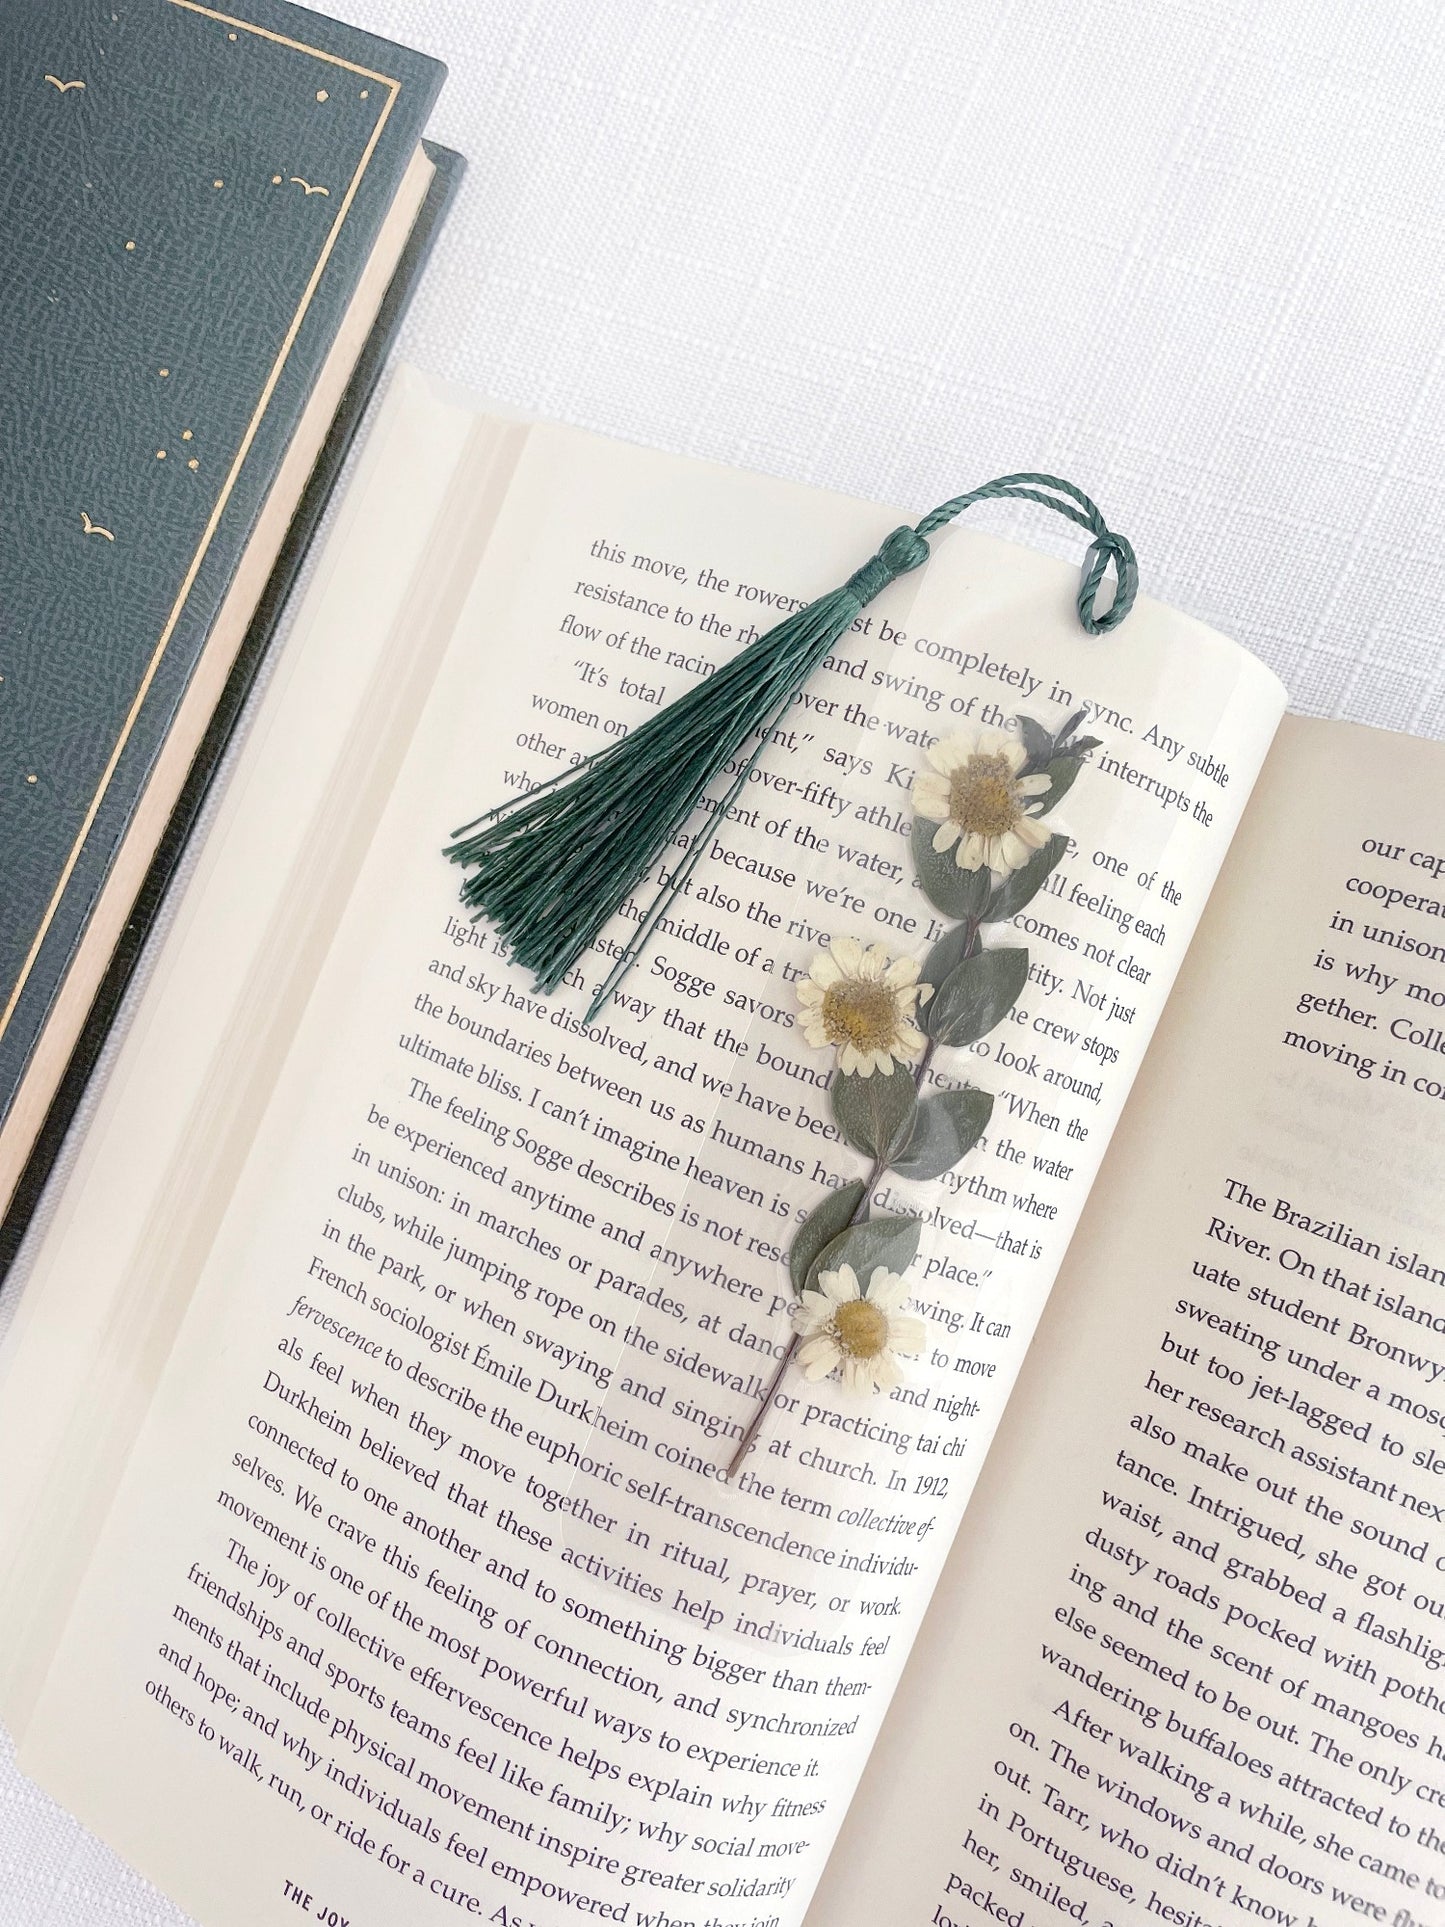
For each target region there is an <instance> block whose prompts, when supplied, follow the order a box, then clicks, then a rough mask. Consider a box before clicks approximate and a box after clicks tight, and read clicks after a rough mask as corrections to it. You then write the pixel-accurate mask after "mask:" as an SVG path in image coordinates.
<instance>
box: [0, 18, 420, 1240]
mask: <svg viewBox="0 0 1445 1927" xmlns="http://www.w3.org/2000/svg"><path fill="white" fill-rule="evenodd" d="M443 72H444V70H443V69H442V68H441V67H440V65H439V64H438V63H436V62H435V61H432V60H429V59H427V58H425V57H424V56H422V55H419V54H415V53H412V52H409V51H408V50H406V49H404V48H400V47H396V46H393V45H391V44H389V43H388V42H385V41H382V40H378V39H376V38H374V37H373V36H371V35H368V34H364V33H361V32H358V31H357V30H355V29H353V28H351V27H346V26H343V25H340V24H339V23H337V22H335V21H332V20H329V19H326V18H324V17H323V16H321V15H319V14H315V13H311V12H309V11H307V10H305V9H302V8H299V7H293V6H289V5H285V4H280V3H279V0H254V3H253V4H248V5H246V6H245V7H244V8H237V9H235V10H233V11H226V10H222V9H215V8H210V7H203V6H200V5H198V4H195V0H133V3H131V4H125V5H122V6H116V5H115V0H106V4H104V5H88V4H87V5H82V4H78V3H77V0H64V3H63V4H53V3H52V0H21V4H19V5H18V6H13V7H11V8H10V9H8V10H7V14H6V31H5V34H4V35H3V37H0V129H3V130H4V131H3V133H0V154H3V156H4V167H3V170H0V239H3V242H4V247H3V251H0V1212H4V1211H5V1209H6V1206H7V1205H8V1204H9V1203H10V1201H11V1200H12V1197H15V1204H16V1207H17V1209H16V1211H15V1212H14V1213H12V1214H11V1216H10V1218H9V1221H8V1223H7V1226H6V1229H5V1231H4V1233H3V1235H0V1269H3V1265H4V1263H5V1260H6V1259H7V1258H8V1256H9V1255H10V1252H11V1251H12V1250H13V1245H14V1241H15V1236H16V1234H17V1231H18V1227H19V1224H20V1222H21V1221H22V1220H23V1217H24V1215H25V1213H26V1211H27V1210H28V1207H29V1206H30V1204H32V1203H33V1196H34V1192H35V1189H36V1185H37V1181H38V1175H39V1174H40V1173H42V1172H43V1169H44V1168H46V1167H48V1164H49V1162H50V1161H51V1159H52V1158H53V1156H54V1151H55V1148H56V1145H57V1144H58V1141H59V1136H60V1133H61V1131H62V1129H63V1125H64V1122H65V1120H66V1119H67V1118H68V1116H69V1113H70V1111H71V1109H73V1106H74V1103H75V1101H76V1099H77V1098H78V1096H79V1094H80V1090H81V1088H82V1086H83V1081H84V1076H85V1074H86V1073H87V1072H88V1070H89V1068H90V1065H91V1063H92V1062H93V1059H94V1056H95V1054H96V1051H97V1050H98V1048H99V1044H100V1042H101V1040H102V1038H103V1034H104V1027H105V1025H106V1024H107V1023H108V1021H109V1018H110V1016H111V1014H112V1013H113V1009H114V1006H115V1003H116V1001H117V999H118V997H119V994H120V991H121V990H122V989H123V987H124V981H125V977H126V975H127V974H128V971H129V968H130V965H131V963H132V962H133V961H134V956H135V953H136V950H137V948H138V943H139V938H140V935H141V933H142V930H143V926H144V923H145V922H146V920H147V919H148V917H149V915H150V914H151V913H152V912H153V910H154V907H155V904H156V902H157V901H158V899H159V895H160V892H161V890H162V889H163V887H164V883H165V881H166V880H167V879H168V877H169V875H170V872H171V870H172V869H173V868H174V865H175V862H176V860H177V858H178V856H179V853H180V849H181V847H182V844H183V841H184V835H185V831H186V829H187V828H188V827H189V824H190V822H191V821H192V820H193V818H194V815H195V813H196V810H197V809H198V807H199V803H200V800H201V797H202V795H203V794H204V787H205V784H206V782H207V781H208V780H209V776H210V773H211V770H212V768H213V767H214V763H215V760H216V757H217V756H218V755H219V752H220V750H221V748H222V747H223V746H224V742H225V738H226V735H227V734H228V733H229V729H230V727H231V724H232V723H233V722H234V718H235V715H236V713H237V710H238V709H239V706H240V701H241V699H242V697H243V696H244V691H245V687H246V685H247V683H248V682H249V679H250V676H251V674H252V673H254V670H255V667H256V665H257V663H258V661H259V659H260V655H261V653H262V651H263V650H264V647H265V643H266V641H267V639H268V638H269V635H270V633H271V630H272V628H273V627H274V624H275V620H276V616H277V614H278V613H279V608H280V605H281V603H282V601H284V595H285V590H286V588H287V587H288V586H289V583H290V581H291V579H292V578H293V577H294V574H295V571H296V568H297V567H298V566H299V561H300V558H301V555H302V553H303V551H304V544H305V540H306V539H307V537H308V536H309V533H310V531H311V530H312V529H313V528H314V526H315V523H316V520H317V519H318V517H319V515H320V512H321V508H322V507H323V506H324V501H325V496H326V493H327V491H328V489H329V487H330V484H331V481H332V480H333V479H334V476H335V473H336V470H337V468H338V467H339V465H340V461H341V459H342V457H343V455H344V453H345V447H346V444H347V442H348V440H349V437H350V433H351V431H352V430H353V429H354V427H355V423H356V420H357V419H358V417H359V415H360V412H361V409H362V408H363V407H364V405H365V399H366V396H367V394H368V393H369V390H370V386H371V384H372V383H373V382H374V381H375V378H376V375H377V373H378V372H379V368H380V363H381V358H382V355H383V353H384V342H385V339H386V338H387V337H388V335H389V333H390V331H391V330H392V329H394V327H395V324H396V320H397V317H398V315H399V310H400V306H401V304H402V303H403V301H404V298H405V293H406V292H407V291H408V289H409V286H410V284H411V281H412V280H413V279H414V276H415V273H416V271H417V268H418V266H419V263H420V260H421V258H422V257H423V256H424V253H425V249H426V245H427V241H428V239H429V235H430V232H431V229H432V228H433V226H434V223H435V218H436V213H437V210H438V208H439V206H440V205H441V203H442V202H443V201H444V199H445V192H446V188H447V186H448V184H449V183H450V181H451V180H452V178H453V177H454V169H453V166H452V164H451V162H452V157H447V156H442V157H440V159H441V165H440V172H439V171H438V165H437V157H436V156H435V150H433V153H432V154H430V155H429V154H428V153H425V152H424V151H423V149H422V147H421V144H420V137H421V132H422V129H423V126H424V124H425V120H426V116H427V114H428V112H429V110H430V108H431V106H432V104H433V101H434V99H435V96H436V93H437V90H438V88H439V86H440V84H441V81H442V78H443ZM409 236H410V237H412V239H411V246H410V251H409V252H408V238H409ZM388 290H390V293H388ZM67 1067H69V1069H68V1068H67ZM47 1119H48V1122H47ZM37 1140H39V1148H38V1152H37ZM32 1152H36V1162H35V1164H33V1165H32V1167H31V1171H30V1175H29V1177H28V1178H27V1179H26V1181H25V1184H24V1185H23V1187H22V1189H21V1193H20V1195H19V1196H18V1197H16V1196H15V1193H16V1186H17V1184H19V1183H20V1179H21V1175H22V1173H23V1172H24V1171H25V1168H26V1164H27V1160H29V1159H30V1158H31V1156H32Z"/></svg>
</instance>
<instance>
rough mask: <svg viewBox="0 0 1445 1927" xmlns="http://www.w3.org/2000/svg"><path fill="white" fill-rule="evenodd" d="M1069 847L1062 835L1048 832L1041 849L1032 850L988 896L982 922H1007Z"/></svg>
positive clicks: (1042, 881) (1026, 901)
mask: <svg viewBox="0 0 1445 1927" xmlns="http://www.w3.org/2000/svg"><path fill="white" fill-rule="evenodd" d="M1068 847H1069V839H1068V838H1067V837H1066V836H1051V837H1050V838H1049V840H1048V842H1047V843H1045V844H1044V846H1043V848H1042V849H1038V850H1035V851H1034V853H1033V855H1032V856H1031V857H1030V858H1029V860H1028V862H1027V863H1026V864H1025V865H1024V867H1023V868H1022V869H1021V870H1014V871H1012V872H1011V873H1010V874H1009V875H1008V876H1006V877H1005V878H1004V880H1003V882H1002V883H1001V884H1000V885H999V886H998V888H997V889H996V890H995V891H994V893H993V895H992V896H991V897H990V898H989V900H988V908H987V909H986V910H985V911H984V913H983V918H982V921H983V922H984V923H1007V922H1008V920H1009V918H1010V917H1016V916H1017V915H1018V913H1019V911H1020V910H1022V909H1023V908H1024V906H1025V905H1026V904H1029V903H1032V902H1033V900H1034V898H1035V897H1036V896H1037V895H1038V893H1039V891H1040V890H1042V889H1043V887H1044V884H1045V883H1046V882H1047V881H1048V876H1049V872H1050V871H1051V870H1052V869H1054V868H1055V867H1056V866H1057V865H1058V864H1059V863H1061V862H1062V861H1063V857H1064V853H1065V852H1066V851H1067V849H1068Z"/></svg>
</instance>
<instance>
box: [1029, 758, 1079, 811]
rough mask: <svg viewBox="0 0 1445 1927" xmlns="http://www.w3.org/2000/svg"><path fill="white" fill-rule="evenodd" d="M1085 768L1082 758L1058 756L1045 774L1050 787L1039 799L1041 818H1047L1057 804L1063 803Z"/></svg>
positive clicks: (1038, 809)
mask: <svg viewBox="0 0 1445 1927" xmlns="http://www.w3.org/2000/svg"><path fill="white" fill-rule="evenodd" d="M1083 767H1084V763H1083V758H1082V757H1080V756H1056V757H1055V758H1054V760H1053V761H1052V762H1051V763H1050V764H1049V766H1048V768H1047V769H1046V770H1045V771H1044V774H1045V775H1046V776H1047V777H1048V779H1049V787H1048V788H1047V789H1046V790H1045V791H1044V793H1043V795H1042V796H1040V797H1039V798H1037V800H1036V804H1035V807H1036V809H1037V812H1038V814H1039V815H1040V816H1047V815H1048V813H1049V811H1050V810H1051V809H1053V808H1054V806H1055V805H1056V804H1057V803H1061V802H1062V801H1063V799H1064V798H1065V797H1066V796H1067V795H1068V793H1069V791H1070V790H1071V789H1072V788H1073V787H1074V778H1075V777H1076V776H1077V775H1078V773H1079V771H1080V770H1081V769H1082V768H1083Z"/></svg>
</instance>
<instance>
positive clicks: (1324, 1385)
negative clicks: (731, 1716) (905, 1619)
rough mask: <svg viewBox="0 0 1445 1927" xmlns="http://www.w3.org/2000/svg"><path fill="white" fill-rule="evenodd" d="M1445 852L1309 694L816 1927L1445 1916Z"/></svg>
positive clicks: (1385, 738)
mask: <svg viewBox="0 0 1445 1927" xmlns="http://www.w3.org/2000/svg"><path fill="white" fill-rule="evenodd" d="M1442 878H1445V749H1442V747H1441V746H1440V745H1438V744H1433V743H1422V742H1412V741H1411V740H1409V739H1408V738H1405V737H1401V736H1392V735H1387V734H1385V733H1383V732H1378V731H1372V730H1364V729H1358V728H1353V727H1351V726H1349V725H1345V724H1333V723H1331V724H1325V723H1316V722H1306V721H1303V720H1300V719H1296V718H1286V721H1285V724H1284V726H1283V727H1282V729H1281V732H1280V735H1279V738H1278V739H1277V742H1276V745H1275V748H1274V750H1273V751H1272V753H1271V755H1270V758H1269V760H1268V763H1267V765H1266V769H1265V774H1264V776H1263V778H1262V779H1261V782H1260V785H1259V787H1258V788H1257V790H1256V792H1255V795H1254V798H1253V799H1252V802H1251V807H1250V810H1249V812H1248V814H1247V816H1246V819H1245V823H1244V826H1243V828H1242V829H1241V832H1240V835H1239V837H1238V839H1237V841H1236V844H1235V848H1234V850H1233V851H1232V853H1231V856H1230V859H1229V862H1228V864H1227V866H1226V870H1225V874H1224V876H1223V878H1222V879H1221V881H1220V884H1219V886H1218V889H1217V890H1216V893H1215V897H1214V899H1213V901H1212V903H1211V905H1210V909H1209V911H1208V913H1207V916H1206V919H1205V922H1204V925H1203V927H1202V929H1201V931H1200V933H1199V936H1198V938H1197V939H1196V943H1195V946H1194V949H1193V951H1192V952H1191V955H1190V958H1189V961H1188V964H1187V965H1186V968H1185V972H1184V974H1183V976H1182V977H1181V979H1180V982H1179V985H1178V987H1177V989H1176V993H1175V997H1174V999H1173V1001H1172V1003H1171V1006H1170V1009H1169V1011H1168V1013H1167V1015H1166V1017H1165V1021H1164V1024H1163V1025H1162V1026H1161V1028H1160V1030H1159V1032H1158V1035H1157V1037H1156V1041H1155V1044H1154V1047H1153V1050H1152V1052H1151V1055H1150V1058H1149V1061H1148V1063H1147V1065H1146V1066H1145V1070H1144V1072H1143V1075H1142V1076H1141V1079H1140V1082H1139V1084H1138V1086H1137V1087H1136V1091H1135V1095H1134V1097H1133V1099H1132V1100H1131V1104H1130V1108H1129V1111H1128V1113H1127V1115H1126V1117H1125V1119H1124V1122H1123V1124H1122V1125H1121V1128H1120V1130H1119V1132H1118V1134H1117V1135H1116V1138H1115V1141H1114V1145H1113V1147H1112V1149H1111V1152H1110V1156H1109V1159H1108V1162H1107V1164H1106V1166H1105V1169H1104V1171H1103V1172H1102V1173H1101V1176H1100V1180H1099V1184H1098V1186H1097V1187H1096V1189H1095V1192H1094V1195H1093V1197H1092V1198H1091V1200H1090V1203H1089V1206H1088V1209H1087V1211H1086V1213H1085V1216H1084V1219H1083V1222H1082V1224H1081V1226H1080V1230H1079V1233H1078V1238H1077V1241H1076V1244H1075V1247H1074V1250H1073V1251H1072V1252H1071V1254H1070V1257H1069V1260H1068V1263H1067V1265H1066V1266H1065V1269H1064V1272H1063V1274H1062V1276H1061V1278H1060V1281H1059V1285H1058V1287H1057V1289H1056V1292H1055V1294H1054V1298H1053V1301H1052V1303H1051V1305H1050V1308H1049V1312H1048V1314H1047V1316H1046V1319H1045V1321H1044V1325H1043V1327H1042V1329H1041V1330H1040V1333H1039V1337H1038V1340H1037V1343H1036V1346H1035V1350H1034V1353H1033V1355H1032V1356H1031V1357H1030V1360H1029V1363H1028V1366H1027V1368H1026V1370H1025V1373H1024V1375H1023V1377H1022V1379H1021V1382H1020V1384H1019V1387H1018V1390H1017V1392H1016V1394H1015V1401H1014V1403H1013V1404H1012V1405H1011V1407H1010V1410H1009V1414H1008V1417H1007V1420H1006V1421H1005V1428H1004V1431H1003V1433H1002V1434H1001V1436H1000V1438H999V1440H998V1441H997V1445H996V1451H995V1454H994V1456H993V1458H992V1459H991V1461H990V1466H989V1469H988V1472H987V1473H986V1475H985V1479H984V1482H983V1485H982V1487H981V1489H980V1491H979V1492H978V1493H977V1494H976V1496H975V1505H974V1508H973V1510H972V1511H971V1512H970V1515H969V1518H968V1520H967V1522H966V1524H965V1527H964V1529H963V1531H962V1533H961V1534H960V1536H959V1539H958V1541H957V1543H956V1545H955V1548H954V1553H953V1557H952V1561H951V1563H950V1565H949V1567H948V1569H947V1572H946V1574H945V1576H944V1579H943V1581H942V1583H941V1584H940V1586H939V1589H938V1591H937V1593H936V1594H935V1597H934V1602H933V1606H932V1610H931V1612H930V1615H929V1618H928V1621H927V1623H926V1625H925V1628H924V1632H923V1634H922V1636H921V1638H920V1639H919V1641H918V1643H917V1645H916V1647H915V1649H914V1653H913V1657H912V1661H911V1663H910V1668H909V1672H908V1674H907V1676H906V1677H905V1679H904V1682H903V1684H902V1687H901V1688H900V1691H899V1693H898V1695H897V1698H896V1700H895V1703H894V1707H893V1710H892V1713H891V1715H890V1720H889V1723H888V1726H887V1727H886V1729H885V1731H884V1734H883V1735H882V1737H881V1739H880V1742H879V1745H878V1747H877V1749H876V1750H875V1754H874V1757H873V1760H872V1762H871V1763H870V1766H869V1770H868V1774H867V1776H866V1777H865V1779H864V1782H863V1785H862V1787H861V1789H860V1792H859V1795H858V1798H857V1801H856V1802H855V1805H854V1808H853V1811H852V1814H851V1815H850V1819H849V1821H848V1823H847V1825H846V1827H845V1829H844V1835H843V1842H844V1844H843V1845H842V1846H840V1849H839V1852H838V1855H837V1857H836V1860H835V1863H834V1864H833V1865H832V1866H831V1867H830V1869H829V1873H828V1876H827V1879H826V1881H825V1884H824V1886H823V1889H822V1891H821V1892H820V1895H819V1898H818V1902H817V1905H816V1908H815V1911H814V1913H813V1914H812V1915H810V1917H809V1918H810V1920H816V1921H817V1922H818V1923H819V1927H821V1924H822V1923H824V1922H826V1923H827V1927H864V1923H865V1922H866V1923H871V1922H874V1921H877V1920H879V1919H881V1918H884V1917H886V1918H887V1919H888V1920H889V1921H890V1922H894V1923H897V1927H924V1923H929V1924H930V1927H981V1923H985V1922H987V1923H997V1922H1003V1921H1007V1922H1011V1923H1013V1927H1040V1923H1044V1922H1051V1921H1056V1920H1058V1919H1060V1918H1063V1919H1072V1920H1077V1921H1081V1922H1086V1923H1092V1927H1100V1923H1105V1922H1115V1923H1117V1922H1121V1921H1126V1920H1131V1919H1147V1920H1151V1921H1164V1922H1171V1923H1174V1924H1175V1927H1224V1924H1225V1923H1238V1922H1240V1921H1247V1920H1248V1921H1253V1920H1260V1921H1272V1922H1276V1923H1279V1927H1310V1924H1311V1923H1318V1927H1326V1923H1330V1927H1333V1924H1334V1923H1337V1922H1343V1921H1361V1920H1363V1921H1380V1922H1392V1923H1394V1924H1395V1927H1440V1923H1442V1922H1445V1345H1442V1334H1445V1191H1442V1186H1441V1174H1442V1169H1445V1018H1442V1012H1445V888H1442ZM885 1894H886V1895H887V1896H888V1900H887V1905H886V1907H884V1908H883V1910H882V1911H880V1906H881V1905H882V1902H883V1897H884V1896H885Z"/></svg>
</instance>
